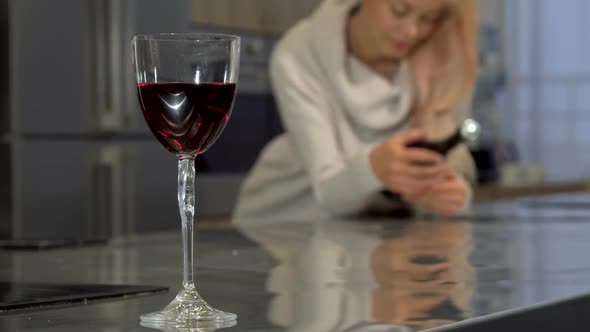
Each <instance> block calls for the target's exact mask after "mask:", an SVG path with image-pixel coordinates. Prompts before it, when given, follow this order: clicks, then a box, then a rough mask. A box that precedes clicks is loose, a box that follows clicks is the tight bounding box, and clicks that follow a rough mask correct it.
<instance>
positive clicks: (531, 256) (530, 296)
mask: <svg viewBox="0 0 590 332" xmlns="http://www.w3.org/2000/svg"><path fill="white" fill-rule="evenodd" d="M564 204H565V206H563V205H564ZM571 204H573V205H571ZM572 206H574V207H572ZM589 221H590V195H565V196H555V197H552V198H551V199H543V200H522V201H510V202H499V203H498V202H496V203H490V204H481V205H478V206H477V207H476V208H475V209H474V213H473V215H472V216H471V217H467V218H459V219H455V220H435V219H413V220H396V219H386V218H385V219H383V218H381V219H363V220H325V221H320V220H314V221H311V220H308V221H296V220H294V221H293V222H291V223H281V224H280V223H272V222H271V223H268V224H264V225H251V226H234V225H219V226H210V225H201V226H202V227H199V225H197V232H196V236H195V238H196V246H195V254H196V258H195V261H196V265H197V267H196V275H197V290H199V292H200V293H201V295H202V296H203V297H204V298H205V299H206V300H207V301H208V302H209V303H210V304H212V305H213V306H214V307H217V308H219V309H222V310H225V311H229V312H234V313H236V314H237V315H238V320H237V325H236V326H233V327H230V328H228V329H224V331H312V332H313V331H415V330H423V329H426V328H430V327H436V326H445V325H446V326H448V327H452V326H453V324H454V323H455V322H457V321H461V320H465V319H467V322H469V319H471V318H474V317H480V316H485V315H489V314H494V313H499V312H504V311H506V310H510V309H515V308H521V307H526V306H530V305H533V304H538V303H542V302H546V301H552V300H558V299H562V298H566V297H569V296H574V295H579V294H587V293H588V292H589V291H590V256H589V255H588V252H590V222H589ZM179 228H180V227H179ZM181 262H182V258H181V241H180V232H171V233H153V234H144V235H136V236H127V237H121V238H116V239H112V240H110V241H108V242H107V243H105V244H95V245H89V246H82V247H77V248H63V249H52V250H40V251H18V250H2V251H0V264H1V266H2V268H1V269H0V282H49V283H52V282H55V283H100V284H132V285H161V286H166V287H169V288H170V291H169V292H165V293H158V294H155V295H147V296H140V297H129V298H120V299H111V300H101V301H97V302H91V303H87V304H76V305H72V306H65V307H58V308H51V307H49V308H46V309H43V310H35V311H24V312H10V311H9V312H5V313H1V314H0V331H109V332H118V331H153V330H152V329H149V328H146V327H143V326H141V325H140V322H139V316H140V314H142V313H146V312H151V311H154V310H158V309H161V308H162V307H163V306H164V305H166V304H167V303H168V302H169V301H170V300H171V299H172V298H173V297H174V295H175V294H176V292H177V291H178V289H179V287H180V284H181V278H182V266H181ZM449 324H450V325H449ZM170 331H174V329H171V330H170ZM179 331H201V330H198V329H193V330H190V329H185V330H179Z"/></svg>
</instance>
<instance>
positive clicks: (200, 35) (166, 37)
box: [131, 32, 240, 42]
mask: <svg viewBox="0 0 590 332" xmlns="http://www.w3.org/2000/svg"><path fill="white" fill-rule="evenodd" d="M131 39H132V40H139V41H147V40H155V41H178V42H183V41H187V42H188V41H197V40H202V41H235V40H238V41H239V40H240V36H238V35H232V34H225V33H209V32H163V33H147V34H138V35H134V36H133V37H132V38H131Z"/></svg>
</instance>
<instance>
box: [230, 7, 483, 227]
mask: <svg viewBox="0 0 590 332" xmlns="http://www.w3.org/2000/svg"><path fill="white" fill-rule="evenodd" d="M477 29H478V13H477V4H476V0H360V1H359V0H325V1H324V2H323V3H322V4H321V5H320V7H319V8H318V9H317V10H316V11H315V12H314V13H313V14H312V15H311V16H310V17H308V18H306V19H304V20H303V21H301V22H299V23H298V24H297V25H295V26H294V27H293V28H292V29H291V30H290V31H288V32H287V33H286V35H285V36H284V37H283V38H282V40H281V41H280V42H279V43H278V45H277V46H276V48H275V50H274V52H273V55H272V59H271V65H270V73H271V80H272V87H273V91H274V94H275V97H276V99H277V102H278V108H279V113H280V116H281V120H282V122H283V124H284V126H285V128H286V133H285V134H283V135H281V136H279V137H277V138H275V139H274V140H273V141H272V142H270V143H269V144H268V146H267V147H265V149H264V151H263V152H262V154H261V156H260V157H259V159H258V161H257V163H256V164H255V166H254V168H253V170H252V171H251V173H250V174H249V175H248V177H247V179H246V180H245V182H244V184H243V186H242V188H241V192H240V194H239V197H238V203H237V206H236V209H235V212H234V217H236V218H238V219H240V220H248V219H250V220H253V219H260V218H265V219H266V220H279V219H282V220H284V219H293V220H296V219H308V218H326V217H340V216H352V215H360V214H363V213H365V212H369V211H378V210H388V209H394V208H397V207H401V206H406V207H411V208H416V209H418V210H421V211H427V212H432V213H435V214H439V215H444V216H450V215H455V214H457V213H460V212H461V211H463V210H465V209H466V207H467V206H468V205H469V201H470V199H471V198H470V197H471V187H470V182H471V183H472V181H473V180H474V173H475V170H474V165H473V160H472V159H471V157H470V155H469V153H468V151H467V149H466V148H465V147H464V146H460V147H458V148H455V149H454V150H453V151H451V152H450V154H449V155H448V156H446V157H443V156H441V155H438V154H436V153H434V152H432V151H428V150H425V149H420V148H410V147H408V145H410V144H411V143H413V142H415V141H419V140H424V139H433V140H434V139H440V138H443V137H445V136H447V135H449V134H450V133H451V132H453V131H454V130H455V129H456V127H457V124H458V122H459V121H460V120H461V119H463V118H465V117H466V116H467V115H468V113H469V112H468V107H469V100H470V96H471V94H472V90H473V86H474V82H475V78H476V72H477V59H476V49H475V37H476V34H477ZM383 192H390V193H394V195H383Z"/></svg>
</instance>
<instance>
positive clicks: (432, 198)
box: [410, 163, 469, 217]
mask: <svg viewBox="0 0 590 332" xmlns="http://www.w3.org/2000/svg"><path fill="white" fill-rule="evenodd" d="M445 164H446V163H445ZM445 168H446V169H445V172H444V174H443V176H442V177H440V178H438V179H436V180H435V181H433V182H432V183H431V185H430V187H429V189H428V190H427V191H425V192H423V194H422V195H419V196H415V197H411V199H412V201H411V202H410V203H413V204H416V205H418V206H420V207H422V208H425V209H426V210H428V211H430V212H434V213H436V214H438V215H441V216H445V217H449V216H454V215H456V214H457V213H459V212H460V211H461V209H463V208H464V206H465V205H466V203H467V199H468V192H469V187H468V186H469V185H468V184H467V182H466V181H465V180H464V179H463V178H462V177H461V176H460V175H458V174H457V173H456V172H455V171H454V170H453V169H452V168H451V167H450V165H448V164H446V165H445Z"/></svg>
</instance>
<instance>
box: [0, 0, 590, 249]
mask: <svg viewBox="0 0 590 332" xmlns="http://www.w3.org/2000/svg"><path fill="white" fill-rule="evenodd" d="M318 3H319V0H300V1H286V0H282V1H276V0H215V1H211V0H166V1H164V0H125V1H120V0H52V1H47V0H0V68H1V69H0V73H1V75H2V76H1V79H0V221H1V222H0V237H1V238H49V237H55V236H59V237H61V238H100V237H110V236H113V235H120V234H126V233H130V232H149V231H157V230H165V229H173V230H176V229H178V226H179V218H178V207H177V202H176V194H175V193H176V167H177V165H176V159H175V156H173V155H172V154H170V153H167V152H166V151H165V150H164V149H163V148H162V147H161V146H160V145H159V143H158V142H157V141H156V140H155V139H154V138H153V137H152V135H151V134H150V133H149V131H148V129H147V126H146V125H145V124H144V120H143V118H142V115H141V112H140V110H139V106H138V103H137V99H136V91H135V84H134V77H133V74H132V67H131V61H130V52H129V49H130V46H129V40H130V37H131V36H132V35H134V34H137V33H153V32H189V31H194V32H197V31H198V32H210V31H216V32H226V33H234V34H238V35H240V36H242V38H243V39H242V60H241V61H242V62H241V72H240V82H239V90H238V96H237V99H236V103H235V107H234V111H233V114H232V117H231V120H230V122H229V124H228V126H227V128H226V130H225V132H224V133H223V135H222V136H221V138H220V139H219V140H218V142H217V143H216V144H215V145H214V146H213V147H212V148H211V149H210V150H209V151H208V152H207V153H206V154H205V155H203V156H200V157H199V158H198V161H197V193H198V195H197V216H198V217H199V218H200V219H202V220H209V221H211V220H212V221H215V220H226V219H227V217H228V216H229V214H230V211H231V209H232V208H233V205H234V203H235V198H236V194H237V190H238V187H239V185H240V183H241V181H242V180H243V179H244V176H245V174H246V173H247V171H248V170H249V169H250V167H251V166H252V164H253V162H254V161H255V159H256V157H257V155H258V153H259V152H260V150H261V149H262V147H263V146H264V145H265V144H266V143H267V142H268V141H269V140H270V139H271V138H272V137H274V136H275V135H277V134H279V133H280V132H281V131H282V128H281V125H280V121H279V120H278V117H277V111H276V107H275V104H274V100H273V97H272V95H271V91H270V89H269V83H268V74H267V61H268V56H269V53H270V51H271V49H272V47H273V45H274V43H275V42H276V41H277V40H278V38H280V36H281V35H282V33H284V31H285V30H286V29H288V28H289V27H290V26H291V25H292V24H294V23H295V22H296V21H298V20H299V19H301V18H303V17H305V16H306V15H308V14H309V13H311V12H312V10H313V8H315V6H316V5H317V4H318ZM480 4H481V15H482V26H481V31H480V45H479V50H480V61H481V66H482V67H481V72H480V78H479V82H478V86H477V92H476V96H475V100H474V105H473V110H474V117H475V118H476V119H477V120H479V121H480V122H481V124H482V126H483V127H484V128H485V131H484V133H485V135H484V137H483V139H482V141H481V142H480V144H479V146H477V147H475V148H473V151H472V153H473V154H474V157H475V159H476V161H477V164H478V168H479V171H480V178H479V182H480V183H481V185H482V186H528V187H531V186H532V187H533V188H534V187H535V186H539V187H541V186H543V185H544V184H547V183H557V184H560V183H578V182H580V183H581V182H585V181H586V179H587V178H588V176H589V175H590V168H589V167H590V157H587V156H586V153H585V150H586V149H588V148H590V130H589V129H590V61H585V59H584V56H585V55H586V54H589V53H590V45H589V44H588V43H587V42H585V41H586V40H587V36H588V35H590V23H588V20H587V15H588V14H590V2H588V1H586V0H562V1H554V0H518V1H505V0H481V1H480ZM56 234H59V235H56Z"/></svg>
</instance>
